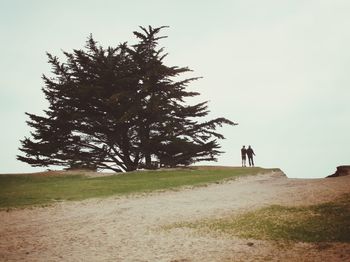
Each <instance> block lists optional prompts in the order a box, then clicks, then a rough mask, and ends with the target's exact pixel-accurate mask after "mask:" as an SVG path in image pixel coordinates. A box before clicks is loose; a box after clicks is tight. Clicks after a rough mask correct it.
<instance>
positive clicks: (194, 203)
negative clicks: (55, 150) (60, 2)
mask: <svg viewBox="0 0 350 262" xmlns="http://www.w3.org/2000/svg"><path fill="white" fill-rule="evenodd" d="M349 192H350V176H347V177H339V178H332V179H316V180H297V179H287V178H285V177H283V176H281V175H280V174H279V173H277V172H276V173H270V174H265V175H258V176H251V177H246V178H241V179H238V180H236V181H230V182H227V183H224V184H213V185H210V186H207V187H200V188H194V189H184V190H180V191H168V192H162V193H154V194H149V195H144V196H133V197H121V198H108V199H102V200H96V199H94V200H87V201H82V202H64V203H59V204H56V205H54V206H51V207H46V208H34V209H25V210H14V211H10V212H5V211H2V212H0V220H1V224H0V261H150V262H153V261H167V262H170V261H173V262H175V261H178V262H179V261H182V262H185V261H201V262H203V261H208V262H209V261H260V260H261V261H271V260H275V261H324V260H326V261H327V260H328V261H350V245H349V244H334V243H333V244H330V245H324V246H315V245H312V244H304V243H298V244H293V245H291V246H288V248H284V247H281V246H279V247H277V246H275V245H274V244H273V243H271V242H268V241H257V240H249V241H248V240H244V239H232V238H231V239H228V238H226V237H223V236H220V237H214V236H204V235H199V234H196V233H194V232H192V231H191V230H190V229H172V230H170V231H166V230H162V229H160V226H161V225H167V224H171V223H174V222H179V221H190V220H195V219H199V218H207V217H215V216H217V217H219V216H222V215H224V214H226V213H228V212H243V211H245V210H250V209H254V208H258V207H261V206H265V205H270V204H288V205H289V204H290V205H299V204H312V203H320V202H323V201H328V200H331V199H332V198H335V197H337V196H339V195H340V194H342V193H349ZM247 242H253V243H254V245H253V246H249V245H247Z"/></svg>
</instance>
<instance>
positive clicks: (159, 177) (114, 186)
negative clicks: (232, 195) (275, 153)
mask: <svg viewBox="0 0 350 262" xmlns="http://www.w3.org/2000/svg"><path fill="white" fill-rule="evenodd" d="M272 170H275V169H263V168H258V167H256V168H240V167H191V168H186V169H174V170H160V171H139V172H130V173H124V174H118V175H110V176H99V173H95V175H94V176H93V177H88V176H86V175H84V173H81V172H78V171H76V172H74V171H66V172H64V171H63V172H55V171H53V172H44V173H34V174H11V175H0V208H1V209H4V208H5V209H6V208H12V207H26V206H32V205H46V204H50V203H54V202H57V201H67V200H83V199H87V198H96V197H107V196H112V195H126V194H137V193H144V192H152V191H158V190H166V189H176V188H179V187H183V186H199V185H203V184H207V183H215V182H220V181H223V180H226V179H235V178H237V177H240V176H248V175H256V174H259V173H266V172H271V171H272ZM89 174H90V175H91V173H89ZM104 175H105V174H104Z"/></svg>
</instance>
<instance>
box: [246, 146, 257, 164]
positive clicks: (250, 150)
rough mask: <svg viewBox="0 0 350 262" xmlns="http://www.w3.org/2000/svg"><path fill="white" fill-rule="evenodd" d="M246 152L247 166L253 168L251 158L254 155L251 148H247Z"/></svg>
mask: <svg viewBox="0 0 350 262" xmlns="http://www.w3.org/2000/svg"><path fill="white" fill-rule="evenodd" d="M246 152H247V155H248V162H249V166H254V159H253V156H255V153H254V150H253V148H251V146H248V148H247V150H246Z"/></svg>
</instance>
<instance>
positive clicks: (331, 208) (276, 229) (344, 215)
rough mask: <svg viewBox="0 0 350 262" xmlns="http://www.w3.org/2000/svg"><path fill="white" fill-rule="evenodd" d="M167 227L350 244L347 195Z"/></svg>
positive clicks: (274, 238)
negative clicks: (300, 205) (331, 200)
mask: <svg viewBox="0 0 350 262" xmlns="http://www.w3.org/2000/svg"><path fill="white" fill-rule="evenodd" d="M170 227H190V228H194V229H198V230H200V231H202V232H206V233H211V232H219V233H224V234H226V235H231V236H238V237H242V238H247V239H263V240H284V241H295V242H350V194H349V195H345V196H343V197H342V198H339V199H337V200H336V201H333V202H329V203H324V204H320V205H312V206H302V207H285V206H279V205H273V206H270V207H267V208H262V209H259V210H257V211H253V212H248V213H245V214H241V215H233V216H231V217H225V218H222V219H215V220H205V221H197V222H195V223H180V224H176V225H172V226H170Z"/></svg>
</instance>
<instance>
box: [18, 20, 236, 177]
mask: <svg viewBox="0 0 350 262" xmlns="http://www.w3.org/2000/svg"><path fill="white" fill-rule="evenodd" d="M140 28H141V31H140V32H134V35H135V36H136V37H137V38H138V40H139V42H138V43H137V44H136V45H134V46H131V47H130V46H128V45H127V44H126V43H123V44H120V45H118V46H117V47H116V48H111V47H109V48H107V49H103V48H102V47H99V46H97V43H96V42H95V41H94V39H93V38H92V36H90V37H89V39H88V41H87V45H86V50H85V51H84V50H73V53H68V52H64V54H65V56H66V59H67V60H66V62H65V63H61V62H60V61H59V60H58V58H57V57H54V56H52V55H51V54H48V58H49V63H50V64H51V66H52V69H53V70H52V73H53V74H54V77H51V78H49V77H46V76H43V79H44V82H45V86H44V88H43V92H44V93H45V95H46V98H47V100H48V102H49V105H50V106H49V109H48V110H46V111H45V114H46V116H36V115H34V114H29V113H27V115H28V116H29V117H30V120H29V121H28V124H29V126H31V127H32V128H33V129H34V132H32V133H31V134H32V137H31V138H25V139H23V140H22V141H21V143H22V147H21V148H20V150H21V151H22V152H24V153H25V155H24V156H17V158H18V159H19V160H21V161H24V162H27V163H29V164H31V165H33V166H49V165H62V166H65V167H86V168H92V169H97V168H107V169H111V170H114V171H116V172H119V171H124V170H127V171H130V170H135V169H137V168H139V167H141V166H142V167H146V168H154V167H155V166H154V165H153V164H152V160H156V161H157V162H158V163H160V165H158V166H169V167H174V166H178V165H189V164H191V163H194V162H196V161H201V160H216V156H217V155H218V154H220V153H221V152H220V151H219V149H220V146H219V144H218V142H217V139H223V138H224V137H223V136H222V135H221V134H219V133H217V132H216V131H215V129H216V127H217V126H221V125H222V124H229V125H233V122H231V121H229V120H227V119H225V118H217V119H214V120H211V121H207V122H202V123H199V122H198V121H197V120H196V119H197V118H201V117H205V116H206V115H207V114H208V112H209V111H208V107H207V102H203V103H199V104H196V105H187V104H186V102H185V99H186V98H188V97H193V96H197V95H199V94H198V93H197V92H188V91H186V87H187V85H188V84H189V83H191V82H192V81H194V80H197V79H198V78H190V79H185V80H178V81H176V79H177V78H178V77H179V76H181V75H182V73H185V72H188V71H190V70H189V69H188V68H187V67H176V66H173V67H169V66H166V65H165V64H164V58H165V57H166V54H164V53H163V49H162V48H158V41H159V40H160V39H162V38H163V37H159V36H158V34H159V32H160V30H161V29H162V28H164V27H159V28H152V27H149V28H148V29H146V28H143V27H140Z"/></svg>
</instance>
